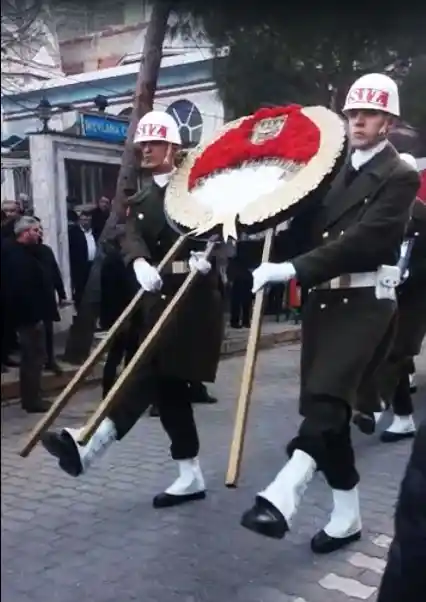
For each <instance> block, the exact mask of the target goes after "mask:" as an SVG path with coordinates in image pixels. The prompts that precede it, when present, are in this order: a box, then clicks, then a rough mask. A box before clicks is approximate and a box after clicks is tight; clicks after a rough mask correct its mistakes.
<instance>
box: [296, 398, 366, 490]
mask: <svg viewBox="0 0 426 602" xmlns="http://www.w3.org/2000/svg"><path fill="white" fill-rule="evenodd" d="M310 408H311V409H310V410H309V413H307V414H306V416H305V418H304V420H303V422H302V424H301V426H300V429H299V433H298V435H297V436H296V437H295V438H294V439H293V440H292V441H291V442H290V443H289V445H288V448H287V451H288V453H289V455H290V456H291V455H292V453H293V452H294V451H295V450H296V449H299V450H301V451H304V452H305V453H307V454H308V455H310V456H311V457H312V458H313V459H314V460H315V462H316V464H317V467H318V470H321V471H322V473H323V474H324V477H325V479H326V481H327V483H328V484H329V486H330V487H331V488H332V489H340V490H344V491H349V490H350V489H353V488H354V487H355V485H357V483H358V482H359V474H358V471H357V470H356V467H355V454H354V450H353V447H352V442H351V416H352V411H351V408H350V407H349V406H348V405H347V404H346V402H344V401H342V400H340V399H337V398H334V397H330V396H325V395H324V396H313V398H312V402H311V404H310Z"/></svg>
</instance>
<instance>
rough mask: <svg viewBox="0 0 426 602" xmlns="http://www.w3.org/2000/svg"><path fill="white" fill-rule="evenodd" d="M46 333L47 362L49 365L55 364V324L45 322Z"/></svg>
mask: <svg viewBox="0 0 426 602" xmlns="http://www.w3.org/2000/svg"><path fill="white" fill-rule="evenodd" d="M44 333H45V341H46V362H47V363H48V364H53V363H54V362H55V351H54V348H53V322H52V321H50V320H49V321H45V322H44Z"/></svg>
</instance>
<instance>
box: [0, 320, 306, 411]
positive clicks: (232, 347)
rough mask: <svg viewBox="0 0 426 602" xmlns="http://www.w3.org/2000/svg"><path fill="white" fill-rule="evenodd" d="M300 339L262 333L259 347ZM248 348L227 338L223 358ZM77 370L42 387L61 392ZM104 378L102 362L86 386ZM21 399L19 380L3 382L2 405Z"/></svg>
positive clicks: (48, 377)
mask: <svg viewBox="0 0 426 602" xmlns="http://www.w3.org/2000/svg"><path fill="white" fill-rule="evenodd" d="M298 341H300V328H291V329H289V330H282V331H280V332H272V333H266V334H264V335H261V337H260V340H259V349H260V350H264V349H272V348H273V347H277V346H281V345H290V344H291V343H297V342H298ZM246 348H247V340H246V339H245V338H244V339H241V340H238V339H237V340H235V339H234V340H232V339H231V340H227V341H226V340H225V341H224V343H223V346H222V354H221V360H227V359H230V358H232V357H238V356H241V355H244V353H245V351H246ZM76 372H77V369H76V368H74V367H69V368H65V369H64V373H63V374H62V375H61V376H56V375H55V374H45V375H43V380H42V388H43V391H44V393H46V394H47V395H48V396H49V395H51V394H54V393H58V392H60V391H61V390H62V389H63V388H64V387H65V386H66V385H67V384H68V383H69V381H70V379H71V378H72V377H73V376H74V374H75V373H76ZM101 380H102V364H98V365H97V366H96V367H95V368H94V370H93V372H92V373H91V374H90V376H88V377H87V378H86V380H85V386H86V387H87V386H95V385H98V384H99V383H100V382H101ZM18 401H19V381H18V380H13V381H10V382H5V383H2V385H1V405H2V406H7V405H10V404H12V403H18Z"/></svg>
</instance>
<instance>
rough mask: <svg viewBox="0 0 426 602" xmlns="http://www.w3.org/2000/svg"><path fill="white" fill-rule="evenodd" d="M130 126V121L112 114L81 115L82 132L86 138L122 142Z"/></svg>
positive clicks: (115, 142)
mask: <svg viewBox="0 0 426 602" xmlns="http://www.w3.org/2000/svg"><path fill="white" fill-rule="evenodd" d="M128 128H129V122H128V121H125V120H123V119H118V118H117V117H113V116H111V115H96V114H89V113H83V114H82V115H81V133H82V135H83V136H84V137H85V138H92V139H95V140H102V141H103V142H112V143H114V144H120V143H122V142H124V141H125V140H126V136H127V130H128Z"/></svg>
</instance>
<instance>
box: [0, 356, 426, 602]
mask: <svg viewBox="0 0 426 602" xmlns="http://www.w3.org/2000/svg"><path fill="white" fill-rule="evenodd" d="M298 370H299V347H298V346H297V345H291V346H288V347H275V348H274V349H272V350H268V351H262V353H261V354H260V355H259V365H258V368H257V371H256V381H255V387H254V390H253V400H252V409H251V413H250V417H249V422H248V431H247V437H246V444H245V450H244V458H243V463H242V473H241V478H240V482H239V486H238V488H237V489H234V490H228V489H226V488H225V486H224V479H225V472H226V466H227V461H228V453H229V444H230V441H231V437H232V428H233V419H234V411H235V400H236V399H237V396H238V386H239V381H240V378H241V372H242V358H238V357H236V358H232V359H228V360H226V361H224V362H222V364H221V368H220V374H219V377H218V380H217V384H216V385H215V386H214V387H211V390H212V392H213V393H214V394H215V395H216V396H217V397H218V398H219V403H218V404H217V405H211V406H196V415H197V419H198V423H199V429H200V438H201V446H202V447H201V454H200V456H201V462H202V465H203V469H204V472H205V476H206V479H207V484H208V497H207V499H206V500H205V501H203V502H196V503H194V504H188V505H186V506H182V507H179V508H174V509H168V510H163V511H156V510H154V509H153V508H152V496H153V495H155V494H156V493H158V492H159V491H161V490H163V488H164V487H166V486H167V485H168V484H170V482H171V480H173V478H174V476H175V467H174V466H173V464H172V462H171V461H170V460H169V458H168V443H167V439H166V437H165V435H164V432H163V431H162V429H161V426H160V424H159V421H158V420H157V419H153V418H149V417H144V418H142V419H141V420H140V421H139V423H138V424H137V425H136V426H135V428H134V429H133V430H132V432H131V433H130V434H129V436H128V437H126V439H125V441H123V442H121V443H120V444H117V445H115V446H113V447H112V448H111V450H110V451H109V453H108V454H107V455H106V456H105V458H103V460H102V461H101V462H100V463H99V464H98V466H97V467H95V468H94V469H93V471H92V472H91V473H90V474H88V475H86V476H84V477H82V478H80V479H73V478H71V477H67V476H66V475H64V474H63V473H61V472H60V471H59V470H58V468H57V466H56V464H55V462H54V460H53V459H52V458H51V457H50V456H48V455H47V454H46V453H45V452H44V450H43V449H42V448H41V447H40V446H37V447H36V449H35V450H34V451H33V453H32V454H31V455H30V457H29V458H27V459H26V460H23V459H22V458H20V457H19V455H18V453H19V449H20V447H21V445H22V443H23V441H24V439H25V437H26V436H27V434H28V432H29V430H30V429H31V428H32V427H33V426H34V424H35V422H36V420H37V417H35V416H28V415H27V414H24V413H22V412H21V410H20V409H19V407H17V406H9V407H6V408H2V459H1V462H2V474H1V479H2V484H1V487H2V602H29V601H31V602H45V601H46V600H49V601H50V602H75V600H90V601H91V602H117V601H119V602H133V601H139V602H140V601H141V600H143V601H145V600H146V601H148V600H149V602H218V601H219V600H235V601H236V602H240V601H241V602H356V601H357V600H358V601H359V600H368V602H373V600H374V598H375V592H376V591H377V587H378V585H379V582H380V578H381V571H382V569H383V566H384V562H385V560H386V555H387V552H388V548H389V544H390V541H391V537H392V532H393V512H394V506H395V501H396V497H397V494H398V490H399V485H400V480H401V476H402V474H403V471H404V468H405V465H406V462H407V458H408V455H409V451H410V448H411V443H410V442H401V443H398V444H396V445H394V446H392V445H387V446H385V445H381V444H380V443H379V441H378V439H377V436H373V437H367V436H364V435H361V434H360V433H358V432H357V431H356V430H354V442H355V447H356V453H357V459H358V465H359V470H360V473H361V485H360V497H361V506H362V511H363V523H364V529H363V539H362V540H361V541H359V542H356V543H355V544H354V545H353V546H351V547H350V548H348V549H346V550H343V551H340V552H337V553H335V554H332V555H330V556H327V557H315V556H313V555H312V553H311V552H310V549H309V540H310V538H311V536H312V535H313V534H314V533H315V532H316V531H317V530H318V529H320V528H321V527H322V526H323V525H324V523H325V522H326V521H327V518H328V515H329V512H330V510H331V505H332V501H331V496H330V492H329V490H328V488H327V486H326V484H325V482H324V479H323V478H322V477H321V475H318V476H317V477H316V478H315V479H314V481H313V483H312V485H311V486H310V488H309V490H308V492H307V495H306V496H305V499H304V500H303V503H302V506H301V509H300V512H299V514H298V516H297V517H296V520H295V523H294V526H293V528H292V531H291V533H289V534H288V537H287V538H286V539H285V540H284V541H273V540H267V539H263V538H261V537H257V536H255V535H254V534H252V533H249V532H247V531H245V530H244V529H242V528H241V527H240V525H239V520H240V516H241V513H242V511H243V510H245V509H246V508H247V507H248V506H249V505H250V504H251V503H252V501H253V499H254V496H255V494H256V492H257V491H259V489H261V488H262V487H264V486H265V484H267V483H268V481H269V480H270V479H271V478H272V477H273V476H274V475H275V474H276V472H277V470H279V468H280V467H281V466H282V465H283V464H284V462H285V461H286V452H285V445H286V443H287V442H288V440H289V439H290V438H291V437H292V435H293V433H294V431H295V429H296V428H297V426H298V424H299V423H300V418H299V416H298V413H297V387H298ZM418 372H419V374H418V377H419V384H420V388H419V392H418V393H417V396H416V397H417V405H419V404H418V401H419V400H420V397H421V396H423V397H424V387H425V385H426V357H425V354H423V356H422V357H421V358H420V359H419V361H418ZM98 399H99V391H97V390H96V389H93V388H92V389H85V390H83V391H81V392H80V393H79V394H78V396H77V398H76V401H75V403H73V404H70V406H69V407H68V408H67V410H66V412H64V414H63V415H62V416H61V417H60V418H59V420H58V425H60V426H62V425H66V424H68V425H78V424H80V423H81V421H85V420H86V418H87V416H88V415H89V414H90V412H92V411H93V409H94V408H95V407H96V403H97V400H98ZM418 411H419V412H423V415H424V414H425V408H424V407H423V409H421V408H420V407H419V408H418ZM419 415H420V414H419ZM384 424H385V425H386V423H384ZM330 576H331V577H330ZM366 596H367V597H366Z"/></svg>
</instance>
